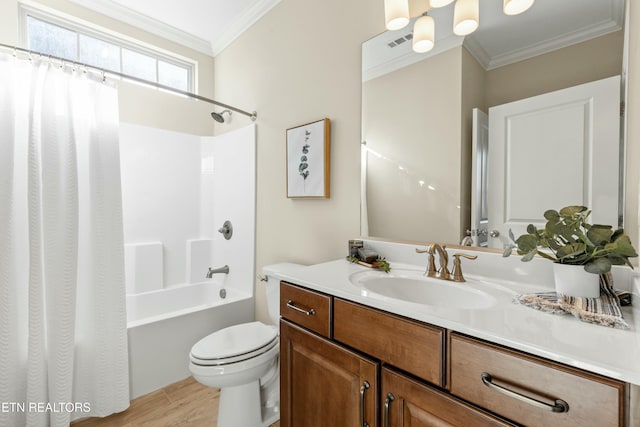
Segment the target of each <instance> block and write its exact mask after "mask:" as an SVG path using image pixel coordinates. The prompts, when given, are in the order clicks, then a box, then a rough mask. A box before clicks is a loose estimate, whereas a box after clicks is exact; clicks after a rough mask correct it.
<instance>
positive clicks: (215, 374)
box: [189, 264, 301, 427]
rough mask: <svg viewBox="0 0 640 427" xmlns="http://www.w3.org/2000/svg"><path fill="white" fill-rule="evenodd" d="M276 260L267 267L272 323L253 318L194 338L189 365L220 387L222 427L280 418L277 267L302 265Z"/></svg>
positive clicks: (258, 426) (263, 424)
mask: <svg viewBox="0 0 640 427" xmlns="http://www.w3.org/2000/svg"><path fill="white" fill-rule="evenodd" d="M299 267H301V266H300V265H297V264H274V265H270V266H266V267H264V268H263V270H262V271H263V274H264V276H265V277H266V279H267V280H266V293H267V308H268V311H269V317H270V319H271V321H272V322H273V325H266V324H264V323H262V322H249V323H242V324H239V325H234V326H230V327H228V328H224V329H221V330H219V331H217V332H214V333H212V334H210V335H207V336H206V337H204V338H202V339H201V340H200V341H198V342H197V343H195V344H194V346H193V347H192V348H191V352H190V354H189V358H190V363H189V370H190V371H191V374H192V375H193V377H194V378H195V379H196V381H198V382H199V383H201V384H203V385H206V386H209V387H217V388H220V403H219V407H218V427H240V426H242V427H267V426H269V425H271V424H273V423H274V422H276V421H277V420H278V419H279V418H280V366H279V359H278V355H279V353H280V344H279V337H278V332H279V328H278V326H277V325H278V322H279V318H280V281H279V279H277V278H274V277H273V274H275V273H276V272H277V271H279V270H282V269H286V270H287V271H291V269H292V268H299Z"/></svg>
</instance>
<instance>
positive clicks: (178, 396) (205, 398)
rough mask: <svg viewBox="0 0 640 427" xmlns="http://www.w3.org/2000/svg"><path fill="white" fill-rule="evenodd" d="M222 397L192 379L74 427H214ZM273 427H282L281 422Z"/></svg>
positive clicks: (169, 386) (73, 424) (73, 426)
mask: <svg viewBox="0 0 640 427" xmlns="http://www.w3.org/2000/svg"><path fill="white" fill-rule="evenodd" d="M219 397H220V391H219V390H218V389H215V388H211V387H205V386H203V385H202V384H200V383H198V382H197V381H196V380H194V379H193V377H189V378H187V379H186V380H183V381H180V382H177V383H175V384H171V385H168V386H167V387H165V388H162V389H160V390H157V391H154V392H153V393H149V394H146V395H144V396H141V397H139V398H137V399H135V400H133V401H132V402H131V406H129V409H127V410H126V411H124V412H120V413H119V414H113V415H110V416H108V417H106V418H88V419H85V420H81V421H77V422H74V423H72V427H93V426H102V427H142V426H144V427H156V426H157V427H212V426H215V425H216V421H217V419H218V399H219ZM271 427H280V422H276V423H275V424H272V426H271Z"/></svg>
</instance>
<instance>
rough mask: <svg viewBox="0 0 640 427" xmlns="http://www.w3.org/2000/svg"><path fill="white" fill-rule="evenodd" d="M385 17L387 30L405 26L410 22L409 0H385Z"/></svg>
mask: <svg viewBox="0 0 640 427" xmlns="http://www.w3.org/2000/svg"><path fill="white" fill-rule="evenodd" d="M384 19H385V23H386V26H387V30H390V31H394V30H399V29H401V28H404V27H406V26H407V24H408V23H409V1H408V0H384Z"/></svg>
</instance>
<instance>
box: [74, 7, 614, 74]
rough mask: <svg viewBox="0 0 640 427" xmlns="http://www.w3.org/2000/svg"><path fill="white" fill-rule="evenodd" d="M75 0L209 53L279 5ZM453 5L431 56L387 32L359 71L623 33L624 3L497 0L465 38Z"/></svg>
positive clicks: (488, 63)
mask: <svg viewBox="0 0 640 427" xmlns="http://www.w3.org/2000/svg"><path fill="white" fill-rule="evenodd" d="M72 1H74V2H76V3H78V4H80V5H82V6H85V7H87V8H89V9H93V10H95V11H97V12H100V13H103V14H105V15H108V16H111V17H113V18H115V19H118V20H120V21H123V22H127V23H129V24H132V25H135V26H136V27H139V28H142V29H144V30H147V31H149V32H151V33H154V34H158V35H160V36H162V37H165V38H167V39H169V40H172V41H175V42H178V43H181V44H184V45H187V46H189V47H191V48H193V49H196V50H199V51H201V52H204V53H207V54H210V55H213V56H215V55H217V54H218V53H219V52H221V51H222V50H223V49H224V48H225V47H226V46H228V45H229V44H230V43H231V42H232V41H233V40H234V39H235V38H236V37H238V36H239V35H240V34H242V33H243V32H244V31H245V30H246V29H247V28H249V27H250V26H251V25H253V24H254V23H255V22H257V21H258V19H260V18H261V17H262V16H263V15H264V14H265V13H267V12H268V11H269V10H271V8H273V7H274V6H275V5H276V4H278V3H279V2H280V0H160V1H159V0H72ZM372 1H378V2H380V3H382V2H383V0H372ZM453 6H454V5H453V3H452V4H450V5H449V6H446V7H443V8H438V9H432V11H430V12H429V13H430V15H431V16H433V17H434V19H435V21H436V48H435V49H433V50H432V51H431V52H429V53H428V54H422V57H421V56H420V55H417V54H414V53H413V52H412V51H411V43H410V42H407V43H404V44H403V45H401V46H399V47H398V48H394V49H389V48H388V47H387V44H388V43H389V42H391V41H392V40H394V39H398V38H400V37H402V36H404V35H406V34H410V33H411V26H409V27H407V28H405V29H403V30H399V31H393V32H390V31H387V32H386V33H384V34H383V35H381V36H380V37H376V38H374V39H372V40H370V41H368V42H367V43H365V48H366V49H368V50H371V51H375V55H373V54H367V53H364V54H363V68H364V69H365V70H366V69H371V68H375V67H378V68H379V67H380V66H381V64H384V63H388V62H397V61H405V62H406V61H410V62H411V61H412V62H415V60H416V56H417V57H418V59H423V57H426V56H430V55H434V54H437V53H439V52H441V51H443V50H446V49H449V48H451V47H453V46H456V45H460V44H461V43H463V42H464V43H465V46H467V48H468V49H469V50H470V51H471V53H472V54H473V55H474V56H475V57H476V59H477V60H478V61H479V62H480V63H481V64H482V65H483V66H484V67H485V68H487V69H491V68H495V67H498V66H501V65H506V64H507V63H510V62H515V61H516V60H522V59H526V58H527V57H532V56H535V55H538V54H540V53H543V52H545V51H550V50H554V49H558V48H560V47H564V46H568V45H570V44H574V43H577V42H579V41H582V40H587V39H589V38H593V37H596V36H598V35H603V34H606V33H607V32H611V31H616V30H618V29H621V28H622V19H623V10H624V0H536V2H535V3H534V5H533V6H532V7H531V9H529V10H528V11H527V12H525V13H523V14H521V15H517V16H506V15H505V14H504V13H503V12H502V0H482V1H481V2H480V27H479V29H478V30H477V31H476V32H475V33H473V34H472V35H471V36H468V37H466V38H463V37H458V36H456V35H454V34H453V33H452V22H453ZM381 24H382V23H381ZM405 65H406V64H405Z"/></svg>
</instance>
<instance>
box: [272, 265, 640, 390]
mask: <svg viewBox="0 0 640 427" xmlns="http://www.w3.org/2000/svg"><path fill="white" fill-rule="evenodd" d="M391 268H392V271H393V269H394V268H415V269H424V267H422V266H417V265H410V266H409V265H404V264H401V263H394V262H393V261H392V262H391ZM363 270H368V269H367V268H366V267H362V266H359V265H356V264H352V263H350V262H348V261H347V260H345V259H340V260H336V261H330V262H326V263H321V264H315V265H311V266H307V267H290V268H288V267H287V266H283V267H282V268H281V269H278V271H277V272H275V276H276V277H277V278H279V279H281V280H285V281H288V282H292V283H295V284H298V285H301V286H304V287H307V288H310V289H314V290H317V291H320V292H324V293H327V294H330V295H333V296H336V297H340V298H343V299H346V300H349V301H354V302H358V303H361V304H364V305H367V306H370V307H374V308H378V309H381V310H384V311H388V312H391V313H395V314H398V315H401V316H405V317H408V318H411V319H415V320H419V321H422V322H426V323H429V324H432V325H437V326H441V327H443V328H447V329H450V330H452V331H457V332H460V333H463V334H467V335H471V336H474V337H477V338H480V339H484V340H487V341H491V342H494V343H497V344H502V345H505V346H507V347H511V348H514V349H517V350H521V351H524V352H527V353H531V354H534V355H537V356H541V357H544V358H547V359H550V360H554V361H556V362H560V363H564V364H567V365H570V366H574V367H576V368H580V369H584V370H587V371H591V372H594V373H598V374H601V375H604V376H607V377H610V378H614V379H618V380H622V381H625V382H628V383H632V384H636V385H640V335H639V334H638V331H640V310H638V309H637V308H635V307H623V309H622V312H623V316H624V319H625V321H626V322H627V323H628V324H629V326H630V329H628V330H622V329H614V328H610V327H605V326H600V325H595V324H590V323H586V322H582V321H580V320H579V319H577V318H575V317H573V316H571V315H554V314H548V313H543V312H541V311H538V310H534V309H532V308H529V307H526V306H523V305H520V304H516V303H514V302H513V296H514V295H516V294H524V293H533V292H545V291H549V288H548V287H545V286H542V285H540V284H526V283H523V282H516V281H513V280H506V279H499V278H497V279H496V278H491V279H489V278H486V277H482V276H479V275H474V274H467V273H465V277H466V278H467V282H466V283H461V284H457V283H454V284H455V285H457V286H474V287H476V288H477V289H479V290H481V291H483V292H485V293H487V294H489V295H491V296H493V297H494V298H495V299H496V303H495V304H494V305H492V306H491V307H489V308H481V309H455V308H446V307H435V306H429V305H423V304H416V303H411V302H404V301H400V300H397V299H390V298H385V297H382V296H375V295H371V294H370V293H367V292H363V291H362V289H360V288H358V287H357V286H355V285H353V284H352V283H351V282H350V280H349V277H350V276H351V275H352V274H353V273H356V272H359V271H363ZM629 270H630V269H629ZM425 286H426V284H425ZM634 297H635V295H634ZM634 303H636V304H637V299H634Z"/></svg>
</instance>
